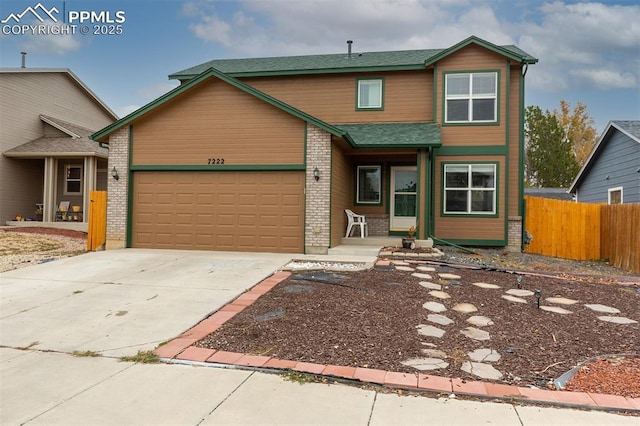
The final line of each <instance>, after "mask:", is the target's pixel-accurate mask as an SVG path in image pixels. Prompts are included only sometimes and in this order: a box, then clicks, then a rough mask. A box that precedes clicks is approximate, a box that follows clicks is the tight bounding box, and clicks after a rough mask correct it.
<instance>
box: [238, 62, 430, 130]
mask: <svg viewBox="0 0 640 426" xmlns="http://www.w3.org/2000/svg"><path fill="white" fill-rule="evenodd" d="M370 77H371V78H380V77H382V78H384V111H356V80H357V79H359V78H370ZM243 81H245V82H246V83H248V84H250V85H251V86H253V87H255V88H257V89H259V90H261V91H263V92H265V93H267V94H269V95H271V96H274V97H276V98H278V99H280V100H281V101H283V102H286V103H287V104H289V105H292V106H294V107H296V108H298V109H300V110H302V111H304V112H306V113H308V114H311V115H313V116H314V117H317V118H319V119H321V120H324V121H326V122H328V123H332V124H338V123H371V122H414V121H431V120H432V118H433V112H432V111H433V72H432V70H421V71H402V72H399V71H398V72H380V73H373V74H370V73H362V74H329V75H308V76H283V77H260V78H257V77H254V78H247V79H243Z"/></svg>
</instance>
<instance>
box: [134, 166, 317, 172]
mask: <svg viewBox="0 0 640 426" xmlns="http://www.w3.org/2000/svg"><path fill="white" fill-rule="evenodd" d="M306 169H307V166H306V165H304V164H247V165H222V166H209V165H206V164H196V165H183V164H169V165H167V164H145V165H138V166H130V170H132V171H154V172H163V171H165V172H166V171H181V172H185V171H192V172H195V171H205V172H232V171H287V170H292V171H304V170H306Z"/></svg>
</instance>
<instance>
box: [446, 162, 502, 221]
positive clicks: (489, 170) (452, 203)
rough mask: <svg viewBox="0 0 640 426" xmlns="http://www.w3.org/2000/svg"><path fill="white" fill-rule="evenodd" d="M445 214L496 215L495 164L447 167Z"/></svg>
mask: <svg viewBox="0 0 640 426" xmlns="http://www.w3.org/2000/svg"><path fill="white" fill-rule="evenodd" d="M444 212H445V213H451V214H495V213H496V165H495V164H445V166H444Z"/></svg>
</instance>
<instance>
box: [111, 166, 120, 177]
mask: <svg viewBox="0 0 640 426" xmlns="http://www.w3.org/2000/svg"><path fill="white" fill-rule="evenodd" d="M111 176H112V177H113V178H114V179H115V180H118V179H120V176H118V171H117V170H116V167H115V166H114V167H113V169H111Z"/></svg>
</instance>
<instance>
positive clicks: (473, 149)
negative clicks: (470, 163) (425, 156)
mask: <svg viewBox="0 0 640 426" xmlns="http://www.w3.org/2000/svg"><path fill="white" fill-rule="evenodd" d="M434 153H435V155H436V156H461V155H465V156H467V155H507V147H506V146H505V145H475V146H443V147H436V148H435V149H434Z"/></svg>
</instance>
